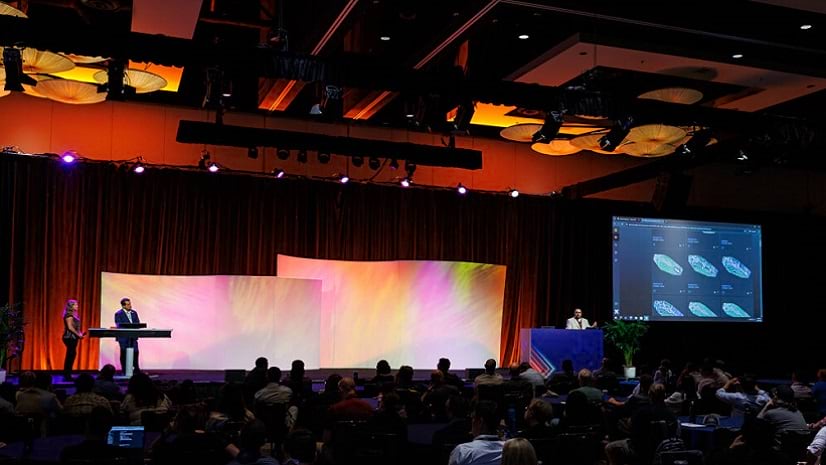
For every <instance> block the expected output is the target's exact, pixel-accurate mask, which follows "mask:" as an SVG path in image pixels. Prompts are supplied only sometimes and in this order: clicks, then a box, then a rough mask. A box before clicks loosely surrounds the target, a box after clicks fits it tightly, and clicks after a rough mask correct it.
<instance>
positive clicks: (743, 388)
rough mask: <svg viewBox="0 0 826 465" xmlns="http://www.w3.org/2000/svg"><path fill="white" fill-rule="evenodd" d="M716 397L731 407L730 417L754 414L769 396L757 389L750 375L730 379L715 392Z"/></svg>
mask: <svg viewBox="0 0 826 465" xmlns="http://www.w3.org/2000/svg"><path fill="white" fill-rule="evenodd" d="M716 395H717V398H718V399H720V400H721V401H723V402H725V403H726V404H729V405H731V408H732V410H731V415H732V416H742V415H745V414H746V413H751V414H756V413H757V412H759V411H760V409H762V408H763V406H764V405H766V402H768V401H769V394H768V393H767V392H766V391H763V390H762V389H759V388H758V387H757V385H756V384H755V381H754V376H752V375H744V376H743V377H742V378H731V379H730V380H728V381H727V382H726V384H725V385H724V386H723V387H721V388H719V389H718V390H717V393H716Z"/></svg>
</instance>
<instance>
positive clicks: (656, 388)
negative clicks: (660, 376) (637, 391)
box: [640, 383, 665, 404]
mask: <svg viewBox="0 0 826 465" xmlns="http://www.w3.org/2000/svg"><path fill="white" fill-rule="evenodd" d="M640 385H642V383H640ZM648 398H649V399H651V403H653V404H664V403H665V386H664V385H662V384H660V383H657V384H652V385H651V387H650V388H649V389H648Z"/></svg>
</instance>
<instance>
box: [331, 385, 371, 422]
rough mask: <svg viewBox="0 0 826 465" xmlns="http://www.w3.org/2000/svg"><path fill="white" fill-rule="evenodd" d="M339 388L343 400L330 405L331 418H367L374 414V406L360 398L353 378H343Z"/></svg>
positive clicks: (342, 419)
mask: <svg viewBox="0 0 826 465" xmlns="http://www.w3.org/2000/svg"><path fill="white" fill-rule="evenodd" d="M338 390H339V393H340V394H341V399H342V400H341V401H339V402H338V403H336V404H334V405H333V406H331V407H330V420H332V421H344V420H367V419H368V418H370V416H372V415H373V407H372V406H371V405H370V404H368V403H367V402H366V401H364V400H362V399H359V398H358V394H357V393H356V383H355V381H353V378H342V379H341V381H339V382H338Z"/></svg>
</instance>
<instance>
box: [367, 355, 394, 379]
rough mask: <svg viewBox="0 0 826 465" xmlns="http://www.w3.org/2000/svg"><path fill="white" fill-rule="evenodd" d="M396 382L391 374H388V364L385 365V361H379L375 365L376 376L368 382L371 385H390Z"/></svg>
mask: <svg viewBox="0 0 826 465" xmlns="http://www.w3.org/2000/svg"><path fill="white" fill-rule="evenodd" d="M395 380H396V378H395V377H393V375H392V374H390V364H389V363H387V360H379V362H378V363H376V376H373V378H371V379H370V382H371V383H373V384H378V385H382V384H392V383H394V382H395Z"/></svg>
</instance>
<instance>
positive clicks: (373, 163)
mask: <svg viewBox="0 0 826 465" xmlns="http://www.w3.org/2000/svg"><path fill="white" fill-rule="evenodd" d="M367 166H369V167H370V169H371V170H373V171H376V170H378V169H379V168H380V167H381V160H379V159H378V158H376V157H370V160H368V161H367Z"/></svg>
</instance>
